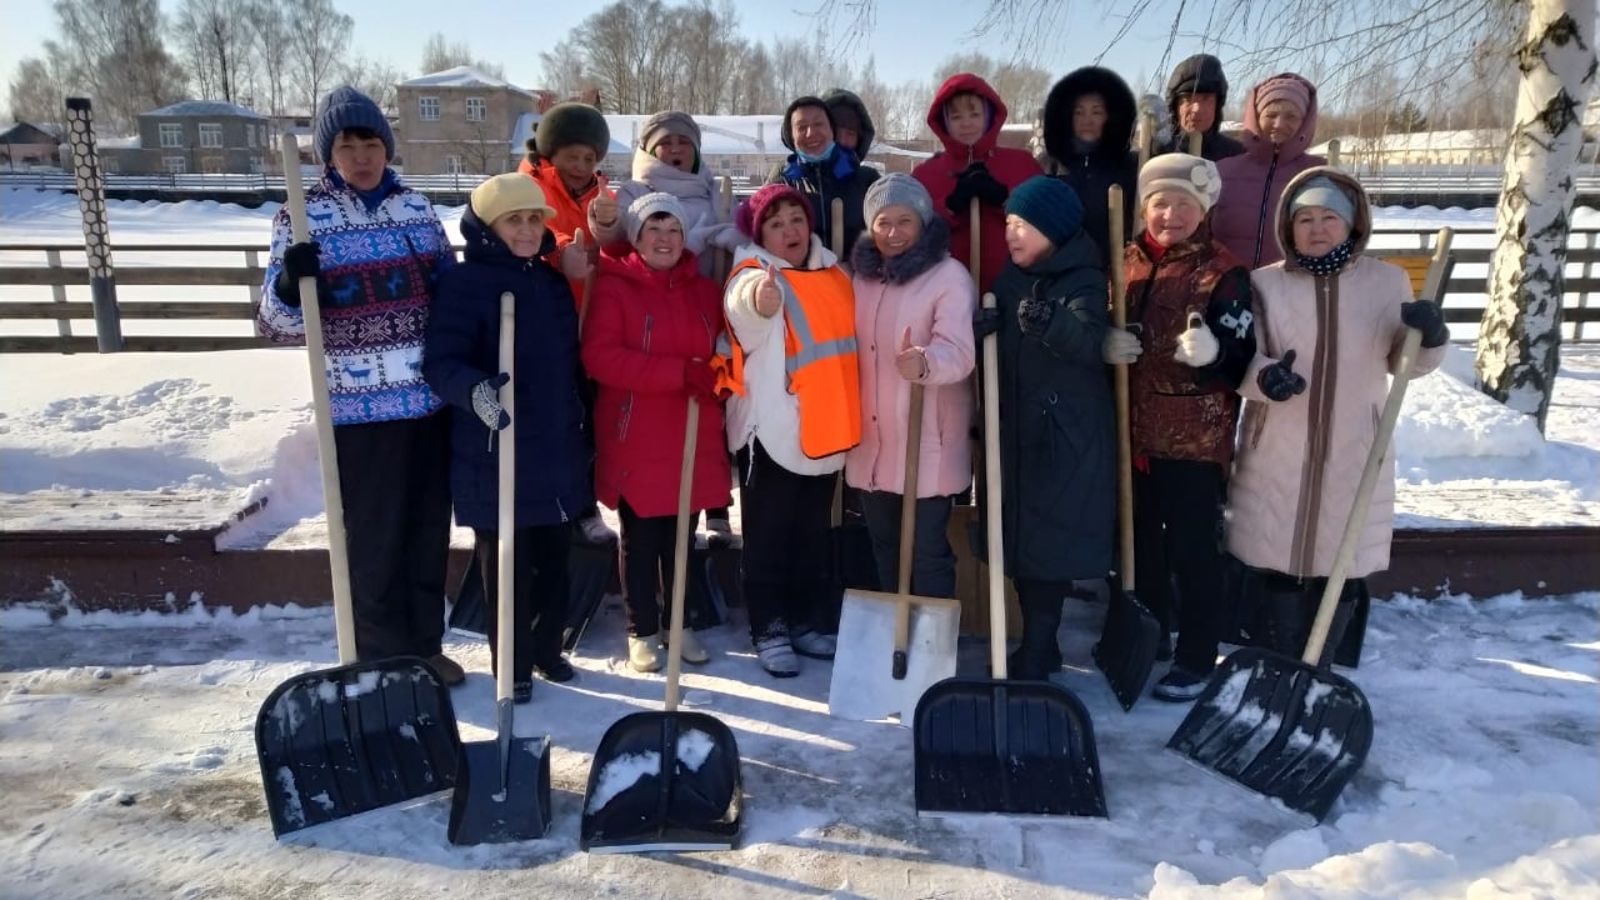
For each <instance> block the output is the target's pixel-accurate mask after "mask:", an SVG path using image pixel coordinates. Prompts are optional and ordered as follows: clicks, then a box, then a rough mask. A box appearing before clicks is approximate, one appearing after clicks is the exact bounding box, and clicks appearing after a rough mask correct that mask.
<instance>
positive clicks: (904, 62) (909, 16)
mask: <svg viewBox="0 0 1600 900" xmlns="http://www.w3.org/2000/svg"><path fill="white" fill-rule="evenodd" d="M3 5H4V8H5V16H4V22H5V26H4V28H0V77H4V78H5V80H6V82H7V83H9V81H10V79H11V78H12V76H13V75H14V74H15V71H16V66H17V63H18V62H19V61H20V60H21V59H22V58H24V57H26V56H30V55H34V54H36V53H37V52H38V46H39V44H40V42H42V41H44V40H47V39H49V38H50V37H52V36H53V34H54V33H55V15H54V13H53V12H52V10H51V4H50V0H4V4H3ZM335 5H336V6H337V7H338V8H339V9H340V10H341V11H343V12H345V13H348V14H349V15H351V16H352V17H354V19H355V23H356V25H355V39H354V42H353V49H354V50H355V51H356V52H358V53H361V54H363V55H365V56H369V57H376V58H379V59H386V60H387V61H389V62H390V63H391V64H393V65H395V66H397V67H398V68H399V69H400V70H401V71H403V72H406V73H407V74H410V75H418V74H422V73H420V72H418V71H417V68H418V66H417V64H418V61H419V59H420V58H421V55H422V45H423V42H424V41H425V40H426V39H427V37H428V35H429V34H430V33H431V32H434V31H439V32H442V33H443V34H444V35H445V37H446V38H448V39H449V40H450V41H452V42H454V41H465V42H467V44H468V45H469V46H470V47H471V48H472V51H473V53H474V54H475V55H477V56H478V57H480V58H483V59H488V60H492V61H498V62H501V63H503V64H504V66H505V70H506V77H507V78H508V79H510V80H511V81H512V82H514V83H516V84H520V85H523V86H525V87H538V86H540V84H541V83H542V82H543V68H542V66H541V65H540V63H539V52H540V51H541V50H545V49H548V48H549V47H550V46H551V45H552V44H554V43H555V42H557V41H559V40H560V39H561V38H562V37H564V36H565V35H566V33H567V32H568V30H570V29H571V28H572V27H573V26H575V25H577V24H578V23H579V22H581V21H583V19H584V18H586V17H587V16H589V15H590V14H592V13H594V12H595V11H597V10H599V9H601V8H603V7H604V6H606V5H607V4H605V3H600V2H534V3H515V2H506V0H493V2H491V0H335ZM1062 5H1064V6H1067V5H1068V4H1062ZM161 6H162V9H163V10H164V11H166V12H167V13H168V14H171V12H172V11H173V10H175V9H176V8H177V6H178V0H162V2H161ZM820 6H821V0H778V2H767V3H757V2H738V3H735V8H736V9H737V10H738V14H739V19H740V31H741V33H742V34H743V35H744V36H745V37H746V38H747V39H752V40H754V39H760V40H766V41H770V40H771V39H772V38H773V37H775V36H789V35H805V34H810V33H811V32H812V30H813V29H815V28H816V27H817V20H816V19H815V18H814V16H813V13H815V12H816V10H817V9H818V8H819V7H820ZM877 6H878V13H877V26H876V28H875V29H874V30H873V33H872V35H871V37H870V39H868V40H867V41H866V42H865V45H864V46H861V45H858V46H857V48H856V49H855V51H854V54H853V55H859V57H860V58H862V59H865V57H866V55H867V54H869V53H870V54H872V55H873V56H875V58H876V61H877V66H878V75H879V77H880V78H881V79H882V80H883V81H885V82H887V83H889V84H896V83H899V82H901V81H905V80H908V79H912V78H915V79H923V78H927V77H928V76H929V75H930V74H931V72H932V70H933V68H934V66H935V65H937V64H938V62H939V61H940V60H942V59H943V58H944V57H946V56H948V55H950V54H951V53H954V52H958V51H965V50H978V51H982V52H985V53H988V54H989V55H991V56H995V57H1001V58H1010V57H1011V56H1012V55H1013V54H1014V42H1015V40H1016V38H1015V36H1014V35H1011V36H1008V35H1006V34H1004V33H1002V32H1001V31H999V30H996V31H993V32H991V33H990V34H987V35H984V36H982V37H975V36H974V35H973V34H972V31H973V29H974V28H975V27H976V26H977V25H978V24H979V21H980V19H981V16H982V12H983V10H984V8H985V6H986V4H985V3H984V2H983V0H968V2H956V0H879V2H878V4H877ZM1155 6H1156V7H1157V12H1156V13H1154V14H1152V15H1147V16H1146V19H1145V21H1143V22H1142V23H1141V24H1140V26H1139V27H1138V28H1136V29H1135V30H1134V31H1132V32H1131V33H1130V34H1128V35H1127V36H1125V37H1124V38H1123V39H1122V40H1121V41H1120V42H1119V44H1118V46H1117V47H1116V48H1115V49H1114V50H1112V51H1111V52H1110V53H1109V54H1108V55H1107V56H1106V58H1105V60H1104V62H1105V64H1107V65H1109V66H1111V67H1112V68H1114V69H1116V70H1118V71H1119V72H1120V73H1121V74H1122V75H1123V77H1124V78H1126V79H1128V80H1129V81H1130V82H1133V81H1134V80H1135V79H1136V78H1138V77H1139V75H1140V74H1141V72H1142V73H1143V74H1145V75H1146V76H1147V77H1148V78H1151V79H1157V78H1160V77H1161V76H1162V75H1163V74H1164V72H1159V71H1157V68H1158V66H1157V61H1158V60H1159V59H1160V56H1161V53H1162V52H1163V50H1164V49H1165V48H1166V41H1167V34H1166V30H1167V26H1168V25H1169V24H1170V20H1169V16H1170V13H1168V12H1166V11H1165V10H1164V9H1162V7H1169V6H1170V4H1168V3H1165V2H1162V0H1158V2H1157V3H1156V4H1155ZM1069 9H1070V10H1071V11H1072V12H1071V25H1070V26H1064V25H1058V26H1057V27H1056V28H1055V29H1052V30H1053V31H1054V32H1055V33H1057V34H1058V37H1057V38H1056V39H1055V40H1052V41H1048V42H1045V46H1044V47H1043V48H1042V52H1040V53H1039V54H1038V55H1037V56H1036V57H1035V58H1034V59H1033V61H1034V62H1036V63H1038V64H1039V65H1041V66H1043V67H1044V68H1046V69H1048V70H1050V72H1051V73H1052V74H1056V75H1060V74H1065V73H1066V72H1067V71H1069V70H1071V69H1073V68H1076V67H1077V66H1080V65H1084V64H1087V63H1090V62H1093V61H1094V57H1095V55H1097V54H1099V53H1100V52H1101V51H1102V50H1103V49H1104V48H1105V46H1106V44H1107V42H1108V41H1109V40H1110V39H1111V37H1112V35H1113V34H1115V33H1116V32H1117V30H1118V29H1119V28H1120V26H1121V24H1122V22H1121V21H1120V19H1118V18H1115V17H1113V16H1108V15H1107V14H1106V13H1104V12H1103V11H1102V10H1103V9H1104V5H1102V4H1101V3H1099V2H1096V0H1075V2H1072V3H1071V4H1070V6H1069ZM1201 49H1203V48H1201V47H1200V46H1199V45H1198V43H1197V42H1196V41H1194V40H1193V39H1190V40H1188V41H1185V40H1184V39H1181V38H1180V39H1179V41H1178V42H1177V44H1176V45H1175V46H1174V51H1173V52H1174V57H1173V59H1174V61H1175V60H1177V59H1182V58H1183V57H1184V56H1187V55H1189V54H1190V53H1193V52H1196V51H1198V50H1201ZM1213 50H1214V48H1213ZM1219 55H1222V56H1223V57H1224V59H1226V57H1227V54H1225V53H1219ZM1135 87H1136V88H1137V87H1138V86H1137V85H1135Z"/></svg>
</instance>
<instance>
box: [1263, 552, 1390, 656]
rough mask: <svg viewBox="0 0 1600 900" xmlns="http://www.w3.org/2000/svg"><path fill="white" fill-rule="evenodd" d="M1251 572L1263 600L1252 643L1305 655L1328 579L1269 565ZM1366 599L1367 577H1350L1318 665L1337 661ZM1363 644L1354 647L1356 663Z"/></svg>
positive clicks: (1287, 654) (1290, 653) (1337, 607)
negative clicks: (1275, 569)
mask: <svg viewBox="0 0 1600 900" xmlns="http://www.w3.org/2000/svg"><path fill="white" fill-rule="evenodd" d="M1251 575H1252V577H1253V578H1254V579H1256V587H1255V590H1256V591H1257V593H1258V595H1259V596H1258V599H1259V602H1260V605H1259V606H1258V607H1257V608H1256V611H1255V617H1254V623H1253V624H1252V625H1251V628H1250V636H1251V638H1252V641H1251V643H1253V644H1255V645H1256V646H1259V647H1266V648H1267V649H1268V650H1276V651H1277V652H1279V653H1282V654H1283V655H1285V656H1289V657H1293V658H1295V659H1299V658H1301V657H1302V656H1303V655H1304V654H1305V651H1306V641H1307V640H1308V639H1309V638H1310V637H1311V626H1312V625H1313V624H1314V623H1315V622H1316V619H1317V607H1318V606H1320V605H1321V604H1322V592H1323V591H1324V590H1326V589H1327V587H1328V579H1326V578H1296V577H1294V576H1293V575H1285V574H1284V573H1282V572H1273V571H1269V570H1266V569H1258V570H1255V571H1253V572H1252V573H1251ZM1364 599H1370V597H1369V595H1368V593H1367V580H1366V579H1365V578H1349V579H1346V580H1345V583H1344V588H1343V589H1342V590H1341V591H1340V592H1339V602H1338V605H1337V606H1335V607H1334V611H1333V622H1332V623H1331V624H1330V625H1329V627H1328V638H1327V641H1326V643H1324V644H1323V645H1322V655H1321V656H1320V657H1319V658H1318V660H1317V665H1319V666H1322V667H1327V666H1329V665H1331V664H1332V663H1333V658H1334V656H1335V654H1336V653H1337V652H1338V651H1339V649H1340V645H1341V644H1343V643H1344V639H1345V633H1346V632H1348V631H1349V630H1350V626H1351V623H1352V620H1354V619H1355V618H1356V612H1357V610H1358V609H1359V608H1360V605H1361V601H1362V600H1364ZM1362 625H1363V626H1364V625H1365V622H1363V623H1362ZM1359 648H1360V644H1359V642H1358V643H1357V644H1356V649H1355V650H1354V657H1355V659H1352V660H1350V663H1351V664H1352V665H1353V664H1354V663H1355V662H1356V661H1358V660H1359V658H1360V649H1359ZM1343 663H1344V661H1343V660H1341V664H1343Z"/></svg>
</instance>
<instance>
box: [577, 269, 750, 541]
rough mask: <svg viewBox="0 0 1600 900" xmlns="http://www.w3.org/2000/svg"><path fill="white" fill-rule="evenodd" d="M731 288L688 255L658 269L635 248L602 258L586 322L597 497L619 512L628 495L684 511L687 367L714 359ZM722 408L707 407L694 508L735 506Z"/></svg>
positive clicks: (657, 511) (638, 502)
mask: <svg viewBox="0 0 1600 900" xmlns="http://www.w3.org/2000/svg"><path fill="white" fill-rule="evenodd" d="M722 328H723V323H722V292H721V291H720V290H718V289H717V285H716V283H715V282H713V281H711V280H710V279H708V278H706V277H704V276H702V275H701V274H700V269H699V263H698V262H697V261H696V259H695V257H694V254H692V253H689V252H687V251H685V252H684V254H683V259H681V260H680V261H679V262H678V265H677V266H675V267H674V268H672V269H669V270H667V271H657V270H655V269H652V268H650V267H649V266H647V265H645V263H644V260H642V259H640V258H639V254H638V253H636V252H634V251H632V250H630V251H629V252H628V254H627V255H626V256H624V257H622V258H621V259H616V258H613V257H611V256H602V257H601V260H600V275H599V277H598V278H596V279H595V287H594V296H593V297H591V298H590V307H589V315H588V317H587V318H586V319H585V320H584V324H583V365H584V368H585V369H586V370H587V371H588V374H589V377H590V378H593V379H594V380H595V381H597V382H599V391H598V392H597V395H596V397H595V404H594V420H595V449H596V450H597V452H598V456H599V458H598V460H597V461H596V463H595V476H594V481H595V485H594V487H595V498H596V499H598V500H599V501H600V502H602V503H604V504H605V505H607V506H609V507H611V508H612V509H616V508H617V506H618V502H619V501H620V500H621V499H622V498H626V499H627V501H628V505H629V506H631V507H632V508H633V511H634V512H635V513H637V514H639V515H640V516H671V515H676V514H677V511H678V509H677V508H678V475H679V467H680V466H681V465H682V463H683V425H684V419H685V417H686V416H687V414H688V408H687V406H686V405H685V404H686V403H687V401H688V399H689V392H688V389H687V388H686V387H685V386H684V380H683V369H684V363H685V362H686V361H687V360H689V359H691V358H698V359H703V360H710V359H711V355H712V352H713V349H714V347H715V344H716V339H717V335H718V333H720V332H721V331H722ZM722 432H723V428H722V405H721V404H720V403H719V404H711V403H702V404H701V405H700V429H699V437H698V439H697V440H698V443H697V445H696V447H695V464H694V488H693V490H692V491H691V493H690V505H691V506H692V507H693V508H694V509H696V510H701V509H711V508H715V507H719V506H727V505H728V500H729V498H728V485H729V481H730V479H731V477H732V476H731V473H730V472H729V469H728V451H727V444H726V439H725V438H724V437H723V433H722Z"/></svg>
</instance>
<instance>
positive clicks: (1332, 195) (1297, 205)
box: [1289, 175, 1356, 225]
mask: <svg viewBox="0 0 1600 900" xmlns="http://www.w3.org/2000/svg"><path fill="white" fill-rule="evenodd" d="M1308 206H1323V207H1326V208H1328V209H1331V210H1333V212H1335V213H1336V214H1338V216H1339V218H1341V219H1343V220H1344V223H1345V224H1346V225H1354V224H1355V223H1356V205H1355V203H1354V202H1352V201H1351V200H1350V195H1349V194H1346V193H1345V192H1344V189H1343V188H1341V187H1339V185H1337V184H1335V183H1334V181H1333V179H1332V178H1329V177H1328V176H1326V175H1318V176H1316V177H1315V178H1310V179H1307V180H1306V183H1305V184H1304V185H1303V186H1302V187H1301V188H1300V190H1298V191H1295V192H1294V199H1292V200H1290V201H1289V215H1291V216H1292V215H1294V214H1295V213H1296V212H1298V211H1300V210H1302V209H1305V208H1306V207H1308Z"/></svg>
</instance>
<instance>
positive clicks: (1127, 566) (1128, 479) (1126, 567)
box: [1106, 184, 1134, 592]
mask: <svg viewBox="0 0 1600 900" xmlns="http://www.w3.org/2000/svg"><path fill="white" fill-rule="evenodd" d="M1106 203H1107V204H1109V205H1110V210H1109V211H1110V214H1111V229H1110V232H1111V233H1110V237H1111V243H1110V247H1111V324H1112V325H1115V326H1116V327H1118V328H1126V327H1128V274H1127V272H1126V271H1125V270H1124V269H1123V265H1122V186H1121V185H1116V184H1113V185H1112V186H1111V187H1110V188H1109V189H1107V191H1106ZM1112 369H1113V371H1112V376H1113V379H1114V382H1113V383H1114V385H1115V388H1116V394H1117V538H1118V541H1119V545H1118V547H1119V551H1120V557H1121V558H1120V560H1119V562H1118V563H1117V569H1118V570H1119V571H1118V573H1117V574H1118V575H1119V577H1120V578H1121V580H1122V590H1123V591H1125V592H1131V591H1132V590H1133V588H1134V581H1133V434H1132V431H1131V423H1132V419H1131V417H1130V415H1129V410H1128V402H1129V399H1128V398H1129V388H1128V367H1127V365H1126V364H1120V365H1116V366H1113V367H1112Z"/></svg>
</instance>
